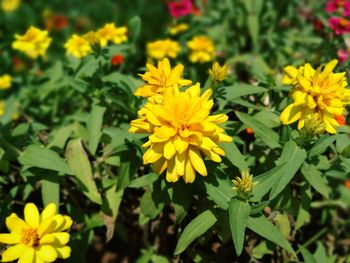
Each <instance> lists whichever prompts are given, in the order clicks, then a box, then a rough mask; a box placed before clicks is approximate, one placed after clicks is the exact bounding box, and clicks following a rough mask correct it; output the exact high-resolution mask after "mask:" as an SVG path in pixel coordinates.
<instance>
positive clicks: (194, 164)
mask: <svg viewBox="0 0 350 263" xmlns="http://www.w3.org/2000/svg"><path fill="white" fill-rule="evenodd" d="M211 94H212V91H211V90H210V89H208V90H207V91H205V92H204V93H203V94H202V95H200V86H199V83H197V84H196V85H194V86H192V87H189V88H188V89H187V90H186V91H183V92H181V91H179V89H178V87H177V86H172V87H169V88H168V89H166V90H165V92H164V93H163V96H162V98H160V99H154V97H152V98H151V99H149V100H148V103H147V104H146V105H145V106H144V107H143V108H142V109H141V110H139V112H138V115H139V119H136V120H133V121H131V123H130V125H131V128H130V129H129V132H132V133H149V134H151V135H150V136H149V137H148V141H147V142H146V143H145V144H144V145H143V147H148V150H147V151H146V152H145V153H144V155H143V163H144V164H149V163H150V164H152V167H153V170H154V171H155V172H156V173H158V174H161V173H162V172H163V171H165V170H166V180H167V181H168V182H176V181H178V180H179V178H180V177H182V178H183V179H184V181H185V182H186V183H192V182H193V181H194V180H195V175H196V172H198V173H199V174H201V175H202V176H206V175H207V169H206V166H205V164H204V161H203V155H205V156H206V157H208V158H209V159H210V160H212V161H214V162H217V163H219V162H221V157H220V156H224V155H225V152H224V150H223V149H222V148H220V147H219V145H218V143H219V142H230V141H232V138H231V137H230V136H228V135H225V134H224V129H223V128H221V127H219V126H218V124H221V123H224V122H226V121H227V119H228V117H227V116H226V115H225V114H218V115H212V116H210V115H209V114H210V110H211V108H212V107H213V105H214V102H213V100H212V99H210V96H211Z"/></svg>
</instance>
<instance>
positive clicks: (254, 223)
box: [247, 215, 295, 254]
mask: <svg viewBox="0 0 350 263" xmlns="http://www.w3.org/2000/svg"><path fill="white" fill-rule="evenodd" d="M247 227H248V228H249V229H251V230H252V231H253V232H255V233H257V234H258V235H260V236H262V237H264V238H266V239H267V240H270V241H271V242H273V243H275V244H276V245H278V246H280V247H282V248H284V249H285V250H287V251H288V252H290V253H292V254H295V252H294V250H293V248H292V247H291V245H290V244H289V243H288V241H287V240H286V239H285V238H284V237H283V235H282V234H281V233H280V231H279V230H278V228H276V227H275V226H274V225H273V224H272V223H271V222H270V221H268V220H267V219H266V218H265V216H263V215H261V216H259V217H249V218H248V221H247Z"/></svg>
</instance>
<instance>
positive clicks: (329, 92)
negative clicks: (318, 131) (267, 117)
mask: <svg viewBox="0 0 350 263" xmlns="http://www.w3.org/2000/svg"><path fill="white" fill-rule="evenodd" d="M337 63H338V61H337V60H332V61H330V62H329V63H328V64H326V65H325V66H324V67H322V66H320V67H318V68H317V69H316V70H315V69H313V68H312V66H311V65H310V64H308V63H307V64H305V65H304V66H301V67H299V68H295V67H293V66H287V67H285V68H284V71H285V72H286V76H285V77H284V79H283V83H284V84H291V85H293V89H292V90H291V97H292V98H293V103H292V104H290V105H288V106H287V107H286V108H285V109H284V110H283V112H282V113H281V116H280V119H281V121H282V123H283V124H284V125H288V124H291V123H293V122H296V121H298V129H302V128H303V127H304V125H305V121H306V120H308V119H310V115H314V114H316V115H317V118H318V119H320V120H321V121H322V122H323V123H324V126H325V129H326V131H327V132H329V133H336V130H335V128H336V127H338V126H339V124H338V122H337V120H336V119H335V115H341V114H343V113H344V112H345V105H347V104H350V89H346V87H347V81H346V78H345V74H346V73H345V72H342V73H333V70H334V68H335V66H336V65H337Z"/></svg>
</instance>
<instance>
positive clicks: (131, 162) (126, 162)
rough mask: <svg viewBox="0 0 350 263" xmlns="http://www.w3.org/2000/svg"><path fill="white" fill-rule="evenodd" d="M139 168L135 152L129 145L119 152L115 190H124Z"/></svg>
mask: <svg viewBox="0 0 350 263" xmlns="http://www.w3.org/2000/svg"><path fill="white" fill-rule="evenodd" d="M138 167H139V159H138V158H136V151H135V149H134V148H133V147H131V146H130V145H127V146H126V147H125V150H123V151H121V152H120V167H119V170H118V183H117V189H118V191H119V190H120V189H124V188H125V187H127V186H128V184H129V183H130V180H131V179H132V178H133V177H134V176H135V174H136V171H137V169H138Z"/></svg>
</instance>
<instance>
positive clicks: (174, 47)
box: [147, 39, 180, 60]
mask: <svg viewBox="0 0 350 263" xmlns="http://www.w3.org/2000/svg"><path fill="white" fill-rule="evenodd" d="M179 51H180V45H179V43H177V42H176V41H173V40H170V39H164V40H157V41H154V42H150V43H148V44H147V56H148V57H149V58H153V59H156V60H161V59H163V58H176V57H177V54H178V53H179Z"/></svg>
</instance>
